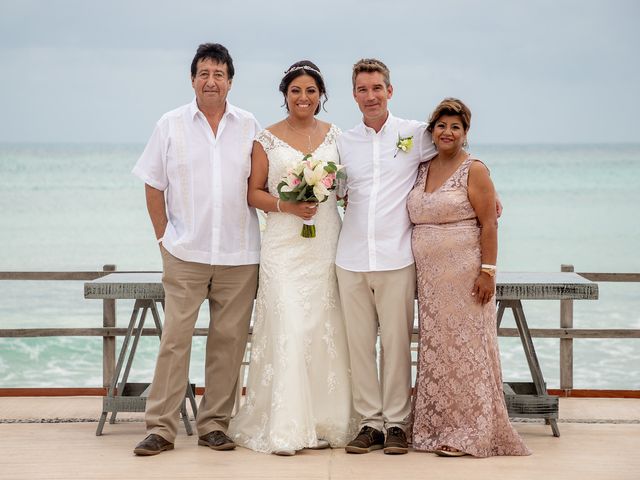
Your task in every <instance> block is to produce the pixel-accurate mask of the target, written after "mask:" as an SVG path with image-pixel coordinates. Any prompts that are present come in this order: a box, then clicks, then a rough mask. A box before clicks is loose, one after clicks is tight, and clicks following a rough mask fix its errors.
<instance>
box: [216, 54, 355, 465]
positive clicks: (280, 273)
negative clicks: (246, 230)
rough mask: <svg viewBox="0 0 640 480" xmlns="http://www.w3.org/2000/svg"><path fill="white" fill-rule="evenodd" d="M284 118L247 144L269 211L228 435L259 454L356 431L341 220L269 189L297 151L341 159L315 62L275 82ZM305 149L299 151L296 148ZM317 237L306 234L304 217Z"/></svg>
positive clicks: (256, 199)
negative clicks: (240, 388)
mask: <svg viewBox="0 0 640 480" xmlns="http://www.w3.org/2000/svg"><path fill="white" fill-rule="evenodd" d="M280 91H281V92H282V93H283V94H284V97H285V105H286V107H287V111H288V116H287V118H286V119H285V120H283V121H281V122H279V123H276V124H275V125H272V126H270V127H269V128H268V129H267V130H263V131H262V132H261V133H260V134H259V135H258V137H257V138H256V142H255V143H254V149H253V153H252V165H251V176H250V178H249V203H250V204H251V205H252V206H255V207H256V208H259V209H261V210H263V211H264V212H268V215H267V222H266V228H265V231H264V233H263V237H262V252H261V263H260V274H259V286H258V294H257V298H256V307H255V316H254V319H255V320H254V326H253V335H252V342H251V359H250V363H249V375H248V383H247V393H246V400H245V403H244V405H243V406H242V407H241V408H240V410H239V412H238V414H237V415H236V416H235V418H233V419H232V420H231V424H230V426H229V431H228V434H229V436H230V437H231V438H232V439H233V440H234V441H235V442H236V443H238V444H239V445H242V446H244V447H247V448H250V449H252V450H256V451H259V452H270V453H276V454H279V455H294V454H295V452H296V451H297V450H301V449H303V448H326V447H328V446H331V447H342V446H344V445H345V444H346V443H347V441H348V440H349V439H350V437H351V436H353V434H354V432H355V431H356V429H357V425H358V424H357V422H356V421H355V419H354V417H353V413H352V403H351V382H350V374H349V355H348V351H347V343H346V334H345V330H344V324H343V322H344V320H343V317H342V311H341V308H340V299H339V297H338V289H337V281H336V276H335V264H334V261H335V254H336V245H337V241H338V234H339V232H340V226H341V221H340V217H339V215H338V211H337V207H336V198H335V194H333V193H332V194H331V195H330V196H329V199H328V200H327V201H326V202H323V203H320V204H315V203H311V202H285V201H283V200H278V192H277V190H276V187H277V185H278V183H279V182H280V180H281V179H282V177H283V176H284V175H285V174H286V171H287V169H288V168H289V167H291V166H292V165H293V164H295V163H297V162H299V161H300V160H302V158H303V156H304V154H306V153H312V154H313V156H314V157H316V158H318V159H321V160H326V161H333V162H336V163H338V151H337V148H336V137H337V135H338V134H339V129H338V128H337V127H336V126H335V125H331V124H328V123H325V122H321V121H319V120H318V119H317V118H316V117H315V115H316V114H317V113H318V112H319V111H320V103H321V99H322V97H323V96H324V97H325V98H326V93H325V86H324V81H323V79H322V76H321V74H320V72H319V70H318V67H317V66H315V65H314V64H313V63H311V62H309V61H302V62H297V63H295V64H293V65H292V66H291V67H290V68H289V69H288V70H287V72H285V76H284V78H283V80H282V82H281V84H280ZM303 152H304V153H303ZM310 218H314V219H315V225H316V237H315V238H303V237H302V236H301V235H300V233H301V230H302V220H303V219H310Z"/></svg>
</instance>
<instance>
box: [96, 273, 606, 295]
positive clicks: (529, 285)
mask: <svg viewBox="0 0 640 480" xmlns="http://www.w3.org/2000/svg"><path fill="white" fill-rule="evenodd" d="M84 296H85V298H117V299H125V298H126V299H143V300H150V299H156V300H160V299H163V298H164V291H163V289H162V283H161V274H160V273H155V274H149V273H143V272H140V273H126V272H119V273H112V274H111V275H107V276H105V277H102V278H99V279H97V280H95V281H92V282H86V283H85V285H84ZM568 298H573V299H588V300H595V299H597V298H598V285H597V284H596V283H593V282H591V281H590V280H587V279H585V278H583V277H581V276H580V275H578V274H576V273H573V272H532V273H529V272H498V276H497V283H496V299H498V300H543V299H544V300H562V299H568Z"/></svg>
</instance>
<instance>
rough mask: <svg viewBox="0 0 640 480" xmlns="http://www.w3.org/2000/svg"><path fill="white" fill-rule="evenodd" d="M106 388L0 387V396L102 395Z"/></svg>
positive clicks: (105, 392)
mask: <svg viewBox="0 0 640 480" xmlns="http://www.w3.org/2000/svg"><path fill="white" fill-rule="evenodd" d="M106 394H107V389H106V388H86V387H83V388H63V387H57V388H52V387H47V388H43V387H36V388H0V397H103V396H105V395H106Z"/></svg>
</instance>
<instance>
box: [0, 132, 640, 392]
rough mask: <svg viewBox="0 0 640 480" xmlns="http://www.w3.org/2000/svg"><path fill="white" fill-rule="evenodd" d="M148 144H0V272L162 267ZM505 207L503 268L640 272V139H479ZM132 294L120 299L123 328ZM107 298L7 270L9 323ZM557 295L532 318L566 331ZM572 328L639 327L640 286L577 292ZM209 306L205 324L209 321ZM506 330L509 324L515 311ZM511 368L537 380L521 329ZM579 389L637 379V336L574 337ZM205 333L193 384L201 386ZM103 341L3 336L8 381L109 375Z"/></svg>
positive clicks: (1, 311)
mask: <svg viewBox="0 0 640 480" xmlns="http://www.w3.org/2000/svg"><path fill="white" fill-rule="evenodd" d="M143 147H144V145H40V144H38V145H28V144H27V145H24V144H23V145H7V144H5V145H0V214H1V224H0V271H61V270H65V271H66V270H68V271H72V270H99V269H101V268H102V265H104V264H116V265H117V267H118V269H119V270H159V269H160V268H161V262H160V255H159V251H158V248H157V246H156V243H155V241H154V236H153V232H152V229H151V224H150V222H149V220H148V217H147V213H146V208H145V203H144V192H143V187H142V184H140V182H139V181H138V180H137V179H136V178H134V177H133V176H132V175H131V174H130V171H131V168H132V167H133V165H134V163H135V161H136V159H137V157H138V155H139V154H140V153H141V152H142V149H143ZM472 151H473V153H475V154H476V155H477V156H478V157H479V158H481V159H483V160H484V161H485V162H486V163H487V164H488V165H489V167H490V169H491V172H492V177H493V179H494V182H495V184H496V187H497V189H498V192H499V194H500V196H501V199H502V202H503V204H504V207H505V210H504V213H503V216H502V218H501V219H500V229H499V232H500V233H499V235H500V237H499V242H500V245H499V261H498V264H499V268H500V269H502V270H505V271H558V270H559V269H560V265H561V264H562V263H567V264H573V265H575V268H576V271H583V272H640V255H638V250H639V248H640V221H639V220H638V218H639V215H638V212H637V210H638V206H639V205H640V145H577V146H576V145H562V146H557V145H556V146H553V145H513V146H490V145H484V146H477V147H474V148H472ZM131 307H132V304H131V303H130V302H127V301H121V302H119V305H118V319H119V320H118V325H119V326H126V322H127V321H128V318H129V315H130V310H131ZM101 308H102V307H101V302H100V301H96V300H85V299H84V298H83V285H82V282H44V281H43V282H31V281H3V280H0V328H29V327H99V326H101V324H102V313H101ZM559 308H560V307H559V302H554V301H528V302H525V312H526V313H527V315H528V320H529V324H530V326H531V327H558V326H559V320H558V315H559ZM574 312H575V313H574V316H575V326H576V327H583V328H636V329H637V328H640V283H635V284H634V283H628V284H624V283H601V284H600V299H599V300H596V301H576V302H575V307H574ZM204 313H205V312H204V311H203V315H201V320H200V321H199V324H200V326H205V325H206V315H204ZM504 326H513V322H512V319H511V317H510V316H507V317H506V318H505V321H504ZM157 344H158V342H157V339H155V338H152V337H146V338H143V340H142V341H141V346H140V347H139V348H140V349H139V353H138V355H137V358H136V362H135V364H134V368H133V373H132V380H133V381H136V380H137V381H150V379H151V375H152V372H153V366H154V362H155V354H156V351H157ZM500 344H501V352H502V362H503V371H504V377H505V379H506V380H513V381H516V380H523V381H526V380H528V378H529V377H528V373H527V372H528V370H527V367H526V363H525V360H524V355H523V354H522V348H521V346H520V344H519V340H518V339H501V340H500ZM535 344H536V348H537V350H538V354H539V357H540V360H541V364H542V369H543V372H544V374H545V377H546V380H547V383H548V386H549V387H551V388H557V387H558V386H559V367H558V344H559V341H558V340H554V339H536V340H535ZM574 357H575V360H574V362H575V374H574V375H575V381H574V386H575V388H603V389H640V340H638V339H628V340H617V339H616V340H613V339H607V340H591V339H589V340H576V341H575V342H574ZM203 359H204V338H196V339H195V340H194V348H193V354H192V362H191V380H192V381H195V382H196V383H198V384H199V385H201V384H203V380H202V379H203ZM101 361H102V339H101V338H88V337H78V338H70V337H67V338H23V339H7V338H4V339H2V338H0V388H1V387H40V386H55V387H97V386H101V385H102V370H101V368H102V367H101Z"/></svg>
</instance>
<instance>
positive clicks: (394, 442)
mask: <svg viewBox="0 0 640 480" xmlns="http://www.w3.org/2000/svg"><path fill="white" fill-rule="evenodd" d="M352 81H353V96H354V98H355V100H356V103H357V104H358V107H359V108H360V111H361V112H362V116H363V118H362V122H361V123H360V124H358V125H357V126H356V127H355V128H353V129H351V130H349V131H347V132H344V133H343V134H342V135H341V136H340V137H339V139H338V150H339V152H340V161H341V163H342V164H343V165H345V166H346V171H347V175H348V180H347V193H348V196H349V207H348V208H347V210H346V212H345V216H344V222H343V224H342V231H341V233H340V239H339V241H338V253H337V257H336V266H337V268H336V272H337V276H338V283H339V289H340V297H341V302H342V308H343V311H344V315H345V322H346V330H347V338H348V342H349V354H350V359H351V375H352V382H353V387H352V388H353V401H354V407H355V410H356V411H357V412H358V414H360V415H361V416H362V420H361V423H360V426H361V430H360V433H359V434H358V436H357V437H356V438H354V439H353V440H352V441H351V442H350V443H349V444H348V445H347V447H346V451H347V452H349V453H368V452H370V451H372V450H377V449H381V448H384V453H388V454H403V453H407V451H408V447H407V438H406V428H407V420H408V417H409V414H410V412H411V405H410V391H411V335H412V331H413V319H414V299H415V290H416V271H415V265H414V260H413V254H412V251H411V222H410V220H409V215H408V212H407V207H406V201H407V196H408V194H409V192H410V191H411V189H412V188H413V185H414V183H415V180H416V176H417V172H418V166H419V164H420V163H421V162H424V161H426V160H429V159H430V158H432V157H433V156H435V154H436V149H435V147H434V145H433V143H432V142H431V134H430V133H429V132H427V130H426V124H424V123H422V122H417V121H414V120H403V119H400V118H396V117H394V116H393V115H391V113H390V112H389V110H388V109H387V102H388V100H389V99H391V96H392V95H393V87H392V86H391V83H390V78H389V69H388V68H387V66H386V65H385V64H384V63H382V62H381V61H379V60H376V59H362V60H360V61H359V62H357V63H356V64H355V65H354V67H353V76H352ZM378 327H379V329H380V344H381V347H382V351H383V352H384V356H383V361H382V364H381V372H380V375H379V376H378V368H377V358H376V341H377V335H378ZM385 430H386V438H385V433H384V431H385Z"/></svg>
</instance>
